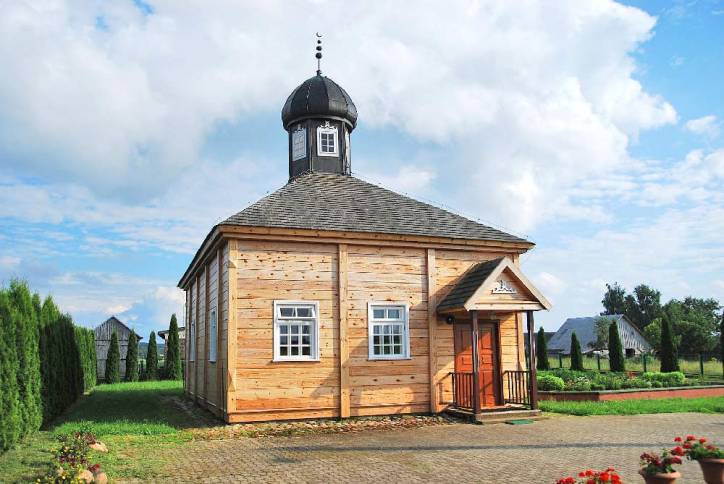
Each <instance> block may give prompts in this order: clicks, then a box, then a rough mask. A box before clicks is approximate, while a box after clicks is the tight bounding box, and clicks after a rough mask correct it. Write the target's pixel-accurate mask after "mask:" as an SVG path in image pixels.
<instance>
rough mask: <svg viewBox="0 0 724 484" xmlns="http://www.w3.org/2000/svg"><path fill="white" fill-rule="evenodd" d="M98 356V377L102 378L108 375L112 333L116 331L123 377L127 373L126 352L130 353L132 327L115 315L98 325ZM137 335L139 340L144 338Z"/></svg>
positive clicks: (96, 330)
mask: <svg viewBox="0 0 724 484" xmlns="http://www.w3.org/2000/svg"><path fill="white" fill-rule="evenodd" d="M94 331H95V335H96V356H97V364H96V369H97V371H98V379H99V380H102V379H103V378H104V377H105V375H106V358H107V357H108V348H110V346H111V335H112V334H113V333H114V332H115V333H116V334H117V335H118V347H119V349H120V351H121V365H120V367H121V378H123V377H124V376H125V375H126V353H128V337H129V336H130V335H131V331H132V330H131V328H129V327H128V326H126V325H125V324H123V323H122V322H121V321H120V320H119V319H118V318H116V317H115V316H111V317H110V318H108V319H106V321H105V322H103V323H102V324H100V325H99V326H97V327H96V329H95V330H94ZM136 336H137V337H138V339H139V340H141V339H142V338H141V337H140V336H138V333H136Z"/></svg>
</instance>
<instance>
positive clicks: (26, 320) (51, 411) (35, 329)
mask: <svg viewBox="0 0 724 484" xmlns="http://www.w3.org/2000/svg"><path fill="white" fill-rule="evenodd" d="M89 333H90V334H89ZM95 365H96V362H95V342H94V340H93V336H92V332H90V331H89V330H87V329H83V328H77V327H76V326H74V325H73V321H72V319H71V318H70V316H67V315H63V314H61V313H60V311H59V310H58V308H57V307H56V306H55V303H53V300H52V299H51V298H47V299H46V300H45V301H44V302H43V303H42V304H41V302H40V296H38V295H37V294H31V292H30V289H29V288H28V286H27V284H26V283H24V282H19V281H12V282H11V283H10V286H9V287H8V288H0V389H1V391H0V451H2V450H6V449H8V448H10V447H12V446H13V445H14V444H15V443H16V442H17V441H18V440H19V439H21V438H22V437H23V436H25V435H27V434H29V433H31V432H34V431H36V430H38V429H39V428H40V425H41V424H42V423H48V422H49V421H50V420H52V419H53V418H54V417H56V416H57V415H58V414H60V413H61V412H62V411H63V410H65V409H66V408H67V407H68V406H69V405H70V404H71V403H73V402H74V401H75V400H76V398H77V397H78V396H79V395H80V394H81V393H82V392H83V390H84V388H90V386H92V385H93V384H95V376H94V374H95ZM91 368H92V370H91ZM86 375H89V376H90V378H92V380H89V382H88V385H89V386H88V387H86V385H85V383H86V380H85V377H86Z"/></svg>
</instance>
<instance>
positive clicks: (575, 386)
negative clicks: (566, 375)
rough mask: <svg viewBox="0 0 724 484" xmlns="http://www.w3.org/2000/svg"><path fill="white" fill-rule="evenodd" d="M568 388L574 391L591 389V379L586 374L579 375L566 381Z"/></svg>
mask: <svg viewBox="0 0 724 484" xmlns="http://www.w3.org/2000/svg"><path fill="white" fill-rule="evenodd" d="M566 390H569V391H572V392H587V391H590V390H591V380H589V379H588V378H586V377H585V376H579V377H577V378H574V379H573V380H571V381H567V382H566Z"/></svg>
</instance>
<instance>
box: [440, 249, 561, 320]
mask: <svg viewBox="0 0 724 484" xmlns="http://www.w3.org/2000/svg"><path fill="white" fill-rule="evenodd" d="M550 308H551V304H550V303H549V302H548V300H547V299H546V298H545V297H544V296H543V294H541V293H540V291H538V289H536V287H535V286H534V285H533V284H532V283H531V282H530V281H529V280H528V278H527V277H525V276H524V275H523V273H522V272H521V271H520V269H518V267H517V266H516V265H515V264H514V263H513V261H512V260H511V259H510V258H509V257H501V258H499V259H493V260H490V261H486V262H481V263H480V264H477V265H475V266H473V267H472V268H470V270H468V271H467V272H466V273H465V274H464V275H463V276H462V277H461V278H460V280H459V281H458V282H457V284H455V286H454V287H453V288H452V290H451V291H450V292H449V293H448V294H447V296H445V299H443V300H442V302H440V304H438V306H437V312H438V313H439V314H452V313H459V312H467V311H540V310H542V309H550Z"/></svg>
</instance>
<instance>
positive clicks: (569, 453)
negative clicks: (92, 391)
mask: <svg viewBox="0 0 724 484" xmlns="http://www.w3.org/2000/svg"><path fill="white" fill-rule="evenodd" d="M686 433H693V434H696V435H703V436H707V437H709V438H710V439H713V440H715V441H718V442H722V441H724V416H722V415H707V414H685V413H682V414H661V415H638V416H600V417H559V416H556V417H552V418H550V419H548V420H542V421H538V422H535V423H533V424H529V425H517V426H514V425H506V424H495V425H487V426H477V425H471V424H454V425H443V426H435V427H423V428H417V429H406V430H395V431H368V432H361V433H353V434H327V435H318V434H314V435H305V436H300V437H266V438H256V439H252V438H238V439H229V440H210V441H197V442H192V443H190V444H189V445H187V446H184V447H183V448H181V449H179V450H178V451H176V452H175V454H173V455H171V456H170V458H171V462H172V464H171V465H170V466H169V467H168V469H167V471H168V475H166V476H164V477H162V478H160V479H154V482H269V483H277V482H334V483H347V482H348V483H361V482H383V483H385V482H387V483H394V484H401V483H407V482H464V481H465V482H480V483H553V482H555V480H556V478H558V477H561V476H564V475H569V474H573V473H574V472H577V471H578V470H581V469H585V468H588V467H592V468H605V467H607V466H609V465H612V466H615V467H616V468H617V469H619V470H620V471H621V473H622V477H623V478H624V482H635V483H637V482H641V483H642V482H643V480H642V479H641V477H640V476H639V475H638V474H637V473H636V472H637V470H638V457H639V455H640V454H641V453H642V452H643V451H659V450H660V449H661V448H662V447H666V448H670V447H671V446H672V443H673V442H672V439H673V438H674V436H676V435H682V434H686ZM681 471H682V473H683V475H684V478H683V479H682V480H680V481H679V482H684V483H690V482H703V481H702V479H701V471H700V470H699V466H698V464H696V463H691V462H686V463H685V464H684V465H683V466H682V468H681Z"/></svg>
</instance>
